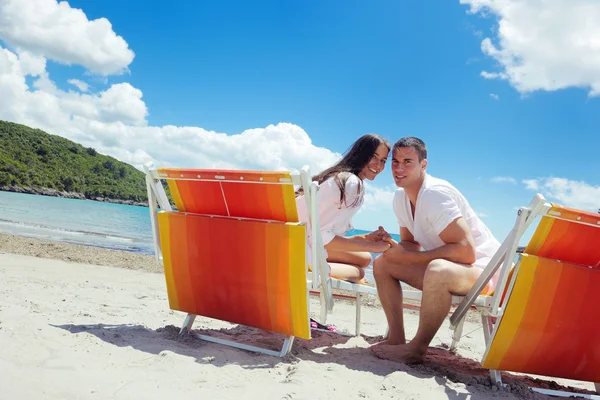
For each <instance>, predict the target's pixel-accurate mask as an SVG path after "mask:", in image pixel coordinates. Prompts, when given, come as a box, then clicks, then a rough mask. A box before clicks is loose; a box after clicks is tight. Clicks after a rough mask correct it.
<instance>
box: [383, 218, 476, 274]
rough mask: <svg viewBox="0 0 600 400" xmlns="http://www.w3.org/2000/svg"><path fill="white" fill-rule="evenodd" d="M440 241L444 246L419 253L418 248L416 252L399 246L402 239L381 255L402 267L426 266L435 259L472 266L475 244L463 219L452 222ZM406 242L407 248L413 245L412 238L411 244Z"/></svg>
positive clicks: (441, 234) (413, 249)
mask: <svg viewBox="0 0 600 400" xmlns="http://www.w3.org/2000/svg"><path fill="white" fill-rule="evenodd" d="M401 232H402V231H401ZM411 236H412V235H411ZM408 239H409V238H408ZM440 239H442V241H443V242H444V243H445V245H443V246H440V247H438V248H437V249H433V250H429V251H419V250H420V246H419V249H418V250H415V247H414V245H413V246H412V249H411V248H407V247H405V246H401V244H402V242H404V238H403V239H402V242H401V243H400V244H399V245H396V246H393V247H392V248H391V249H389V250H388V251H386V252H385V253H383V256H384V257H385V258H386V259H388V260H389V261H391V262H393V263H397V264H404V265H414V264H418V265H427V264H429V263H430V262H431V261H433V260H437V259H445V260H448V261H453V262H456V263H461V264H473V263H474V262H475V243H474V241H473V237H472V236H471V231H470V230H469V226H468V225H467V222H466V221H465V219H464V218H463V217H459V218H457V219H455V220H454V221H452V222H451V223H450V224H449V225H448V226H447V227H446V228H445V229H444V230H443V231H442V232H441V233H440ZM408 242H409V243H408V244H407V246H411V245H412V244H414V243H415V242H414V238H413V240H412V243H411V241H410V240H408Z"/></svg>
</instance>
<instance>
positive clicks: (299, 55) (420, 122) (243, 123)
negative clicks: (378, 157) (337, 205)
mask: <svg viewBox="0 0 600 400" xmlns="http://www.w3.org/2000/svg"><path fill="white" fill-rule="evenodd" d="M0 119H2V120H7V121H13V122H18V123H22V124H25V125H28V126H31V127H35V128H40V129H43V130H45V131H47V132H49V133H52V134H55V135H60V136H63V137H66V138H68V139H71V140H73V141H76V142H78V143H81V144H83V145H85V146H91V147H94V148H95V149H97V150H98V151H99V152H101V153H104V154H108V155H111V156H113V157H115V158H117V159H120V160H122V161H125V162H128V163H130V164H132V165H134V166H136V167H138V168H141V166H142V165H143V164H144V163H146V162H149V161H152V162H154V163H155V165H157V166H165V167H193V168H244V169H277V170H281V169H291V170H293V169H299V168H301V167H302V166H303V165H309V166H310V168H311V171H312V172H313V173H316V172H318V171H320V170H322V169H324V168H326V167H328V166H330V165H331V164H333V163H334V162H335V161H336V160H338V159H339V157H340V156H341V154H343V153H344V152H345V151H346V150H347V149H348V148H349V147H350V146H351V144H352V143H353V142H354V141H355V140H356V139H357V138H359V137H360V136H361V135H363V134H366V133H377V134H379V135H381V136H383V137H384V138H386V139H387V140H388V141H390V142H391V143H392V144H393V143H394V142H395V141H396V140H398V139H400V138H401V137H404V136H417V137H419V138H421V139H423V140H424V141H425V143H426V144H427V147H428V153H429V155H428V163H429V164H428V168H427V171H428V173H429V174H431V175H433V176H435V177H438V178H442V179H445V180H447V181H449V182H451V183H452V184H453V185H454V186H456V187H457V188H458V189H459V190H460V191H461V192H462V193H463V194H464V195H465V196H466V198H467V199H468V201H469V203H470V204H471V206H472V207H473V209H474V210H475V211H476V212H477V214H478V215H479V216H480V218H481V219H482V221H483V222H484V223H485V224H486V225H487V226H488V227H489V228H490V229H491V230H492V232H493V233H494V235H495V236H496V237H497V238H498V239H499V240H501V241H502V240H503V239H504V237H505V236H506V235H507V234H508V233H509V231H510V230H511V228H512V226H513V224H514V221H515V218H516V215H517V209H518V207H520V206H526V205H528V204H529V202H530V201H531V199H532V197H533V196H534V195H535V194H536V193H540V194H542V195H543V196H544V197H545V198H546V199H547V200H548V201H552V202H556V203H559V204H564V205H567V206H571V207H577V208H583V209H586V210H591V211H597V210H598V209H599V208H600V158H599V157H598V149H599V144H600V134H599V128H600V2H598V1H597V0H570V1H564V0H528V1H526V2H524V1H520V0H451V1H449V0H437V1H427V2H425V1H410V2H399V1H396V0H379V1H363V2H359V1H356V2H347V1H345V2H342V1H339V0H331V1H315V0H308V1H303V2H289V1H282V0H280V1H269V0H267V1H262V2H249V1H242V0H240V1H228V0H222V1H218V2H217V1H210V2H209V1H201V0H194V1H183V0H182V1H178V2H148V1H141V0H128V1H116V0H104V1H91V0H72V1H62V2H57V1H56V0H28V1H27V2H25V1H22V0H0ZM390 166H391V163H388V165H387V166H386V169H385V171H383V172H382V173H381V174H380V175H379V176H378V177H377V178H376V179H375V180H374V181H368V182H367V185H366V187H367V194H366V200H365V205H364V206H363V207H362V209H361V210H360V211H359V212H358V214H357V215H356V216H355V217H354V220H353V225H354V227H355V228H357V229H365V230H371V229H376V228H377V226H378V225H382V226H384V227H385V228H386V229H387V230H388V231H390V232H392V233H397V231H398V225H397V222H396V219H395V217H394V214H393V211H392V205H391V202H392V198H393V194H394V191H395V190H396V187H395V185H394V183H393V180H392V176H391V170H390ZM530 231H531V230H530ZM530 231H529V233H528V234H526V235H525V238H527V237H528V235H530Z"/></svg>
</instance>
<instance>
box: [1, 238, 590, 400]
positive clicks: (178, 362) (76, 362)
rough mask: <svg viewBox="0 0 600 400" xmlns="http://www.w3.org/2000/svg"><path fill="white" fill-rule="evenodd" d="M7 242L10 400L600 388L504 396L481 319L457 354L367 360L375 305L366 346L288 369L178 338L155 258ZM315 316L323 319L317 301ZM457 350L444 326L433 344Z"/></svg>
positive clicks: (346, 313) (345, 318)
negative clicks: (490, 366)
mask: <svg viewBox="0 0 600 400" xmlns="http://www.w3.org/2000/svg"><path fill="white" fill-rule="evenodd" d="M0 239H1V241H0V242H1V243H2V244H1V247H0V253H2V254H0V299H2V301H1V302H0V343H1V344H2V345H1V346H0V371H2V373H1V374H0V398H2V399H4V398H6V399H12V398H19V399H38V398H44V399H138V398H144V399H154V398H156V399H163V398H165V397H166V396H168V398H176V399H188V398H189V399H201V398H215V399H238V398H241V397H244V398H248V399H253V398H261V399H332V398H334V399H337V398H344V399H355V398H356V399H396V398H397V399H417V398H419V399H420V398H426V399H438V398H439V399H447V398H452V399H454V398H456V399H488V398H507V399H516V398H526V399H542V398H547V397H546V396H542V395H539V394H534V393H533V392H531V391H529V390H528V389H527V386H526V384H534V385H536V386H538V387H550V388H558V387H560V386H559V384H560V385H570V386H573V387H575V388H578V389H579V390H580V391H582V389H587V390H591V389H592V388H593V385H592V384H589V383H579V382H571V381H562V380H551V379H549V378H545V379H544V380H537V381H534V380H532V378H528V377H524V376H520V375H516V374H505V375H504V379H505V381H506V382H507V383H508V384H509V387H508V389H505V390H497V389H496V388H494V387H492V386H491V385H490V382H489V379H488V378H487V376H488V375H487V371H486V370H483V369H481V368H480V367H479V363H478V360H479V359H480V357H481V355H482V354H483V351H484V343H483V333H482V329H481V326H480V325H479V324H477V323H476V319H475V318H469V320H467V322H466V323H465V329H464V332H465V334H466V336H465V337H463V339H462V340H461V342H460V344H459V348H458V352H457V354H456V355H454V354H451V353H449V352H448V351H445V350H433V351H432V352H431V354H429V355H428V357H427V360H426V362H425V363H424V364H421V365H415V366H408V365H404V364H398V363H394V362H390V361H383V360H380V359H378V358H376V357H375V356H374V355H373V354H372V353H371V352H370V351H369V350H368V346H369V344H370V343H373V342H376V341H377V340H379V339H380V335H381V334H383V332H384V331H385V318H384V316H383V312H382V310H381V309H380V308H379V307H376V306H367V307H364V309H363V324H362V331H363V334H362V335H361V336H360V337H351V336H344V335H339V334H335V333H329V332H321V331H313V338H312V339H311V340H309V341H307V340H301V339H296V341H295V343H294V346H293V348H292V352H291V354H289V355H288V356H286V357H285V358H283V359H280V358H277V357H271V356H266V355H258V354H256V353H251V352H248V351H244V350H238V349H234V348H228V347H224V346H221V345H217V344H213V343H208V342H204V341H201V340H199V339H196V338H194V337H193V336H180V335H179V334H178V331H179V326H181V323H182V321H183V318H184V316H185V315H184V314H182V313H180V312H178V311H172V310H170V309H169V307H168V302H167V295H166V291H165V282H164V276H163V275H162V274H161V273H157V272H156V271H159V269H158V268H157V266H156V265H155V264H156V261H155V260H154V258H153V257H150V256H140V255H132V254H130V253H124V252H119V251H110V250H104V249H96V248H92V247H86V246H74V245H66V244H57V243H51V242H44V241H39V240H35V239H26V238H16V237H10V236H4V235H3V236H2V237H1V238H0ZM9 251H10V253H9ZM17 252H18V253H25V254H28V255H21V254H14V253H17ZM11 253H12V254H11ZM31 255H34V256H36V257H32V256H31ZM41 257H44V258H41ZM51 258H52V259H51ZM65 260H66V261H65ZM74 261H77V262H74ZM92 264H104V266H101V265H92ZM116 266H121V267H124V268H116ZM311 313H312V314H313V315H314V316H315V317H316V316H317V313H318V299H317V298H316V297H311ZM417 321H418V315H417V314H416V312H407V316H406V324H407V334H408V336H409V337H411V336H412V335H414V332H415V330H416V326H417ZM328 322H330V323H334V324H335V325H336V326H337V327H338V330H339V331H340V332H351V331H352V330H353V327H354V307H353V305H352V304H349V303H347V302H343V301H337V302H336V305H335V310H334V314H333V315H332V316H331V317H330V318H329V321H328ZM193 328H194V330H195V331H197V332H200V331H202V332H203V333H207V334H211V335H216V336H219V337H223V338H229V339H236V340H242V341H244V342H246V343H250V344H260V345H262V346H269V347H271V348H273V349H275V348H276V347H277V346H281V343H282V340H283V338H282V336H281V335H278V334H273V333H265V332H262V331H259V330H256V329H253V328H248V327H240V326H235V325H231V324H229V323H226V322H222V321H216V320H212V319H208V318H200V317H199V318H197V319H196V322H195V324H194V327H193ZM450 340H451V331H450V330H449V329H448V322H447V321H446V323H445V324H444V326H443V327H442V328H441V330H440V332H439V333H438V335H437V336H436V338H435V339H434V342H433V343H432V345H435V346H440V347H443V346H447V345H448V344H449V343H450Z"/></svg>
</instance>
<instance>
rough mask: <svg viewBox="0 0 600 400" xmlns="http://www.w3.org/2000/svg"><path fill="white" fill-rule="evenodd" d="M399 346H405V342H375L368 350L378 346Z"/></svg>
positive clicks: (392, 340) (390, 340) (387, 340)
mask: <svg viewBox="0 0 600 400" xmlns="http://www.w3.org/2000/svg"><path fill="white" fill-rule="evenodd" d="M401 344H406V341H404V340H395V339H389V338H388V339H384V340H382V341H381V342H377V343H375V344H373V345H371V346H370V347H369V348H370V349H373V347H378V346H398V345H401Z"/></svg>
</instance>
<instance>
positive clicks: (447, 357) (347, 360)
mask: <svg viewBox="0 0 600 400" xmlns="http://www.w3.org/2000/svg"><path fill="white" fill-rule="evenodd" d="M51 326H53V327H55V328H60V329H64V330H66V331H68V332H70V333H71V334H80V333H86V334H91V335H94V336H96V337H97V338H99V339H100V340H102V341H104V342H106V343H110V344H112V345H115V346H118V347H131V348H134V349H136V350H139V351H143V352H146V353H150V354H155V355H160V354H161V353H163V352H165V351H169V352H173V353H176V354H180V355H184V356H188V357H192V358H194V359H195V361H196V362H197V363H200V364H208V363H210V364H212V365H214V366H217V367H220V366H224V365H228V364H231V363H235V364H237V365H239V366H241V367H242V368H249V369H257V368H272V367H274V366H276V365H278V364H280V363H286V364H290V365H293V364H295V363H297V362H298V361H300V360H306V361H312V362H315V363H327V364H331V363H335V364H338V365H344V366H346V367H347V368H349V369H353V370H356V371H364V372H369V373H372V374H374V375H378V376H381V377H386V376H388V375H390V374H392V373H394V372H397V371H401V372H404V373H407V374H410V375H411V376H414V377H416V378H419V379H431V378H433V379H435V381H436V382H437V383H438V384H439V385H440V386H444V387H445V392H446V395H447V396H448V398H449V399H467V398H468V399H477V398H489V397H491V396H494V395H497V394H498V393H494V392H496V389H495V388H493V387H492V385H491V381H490V379H489V374H488V371H487V370H485V369H483V368H481V365H480V364H479V362H477V361H474V360H471V359H467V358H464V357H461V356H460V355H457V354H453V353H451V352H449V351H447V350H443V349H439V348H436V349H431V350H430V351H429V353H428V354H427V356H426V359H425V362H424V363H422V364H416V365H406V364H399V363H395V362H391V361H386V360H381V359H379V358H377V357H376V356H375V355H374V354H373V353H372V352H371V351H370V350H369V349H368V348H367V347H359V346H358V345H357V346H351V345H349V344H348V342H349V341H351V340H353V341H354V340H358V341H363V340H364V341H365V342H366V343H367V344H370V343H375V342H377V341H379V340H381V337H372V336H371V337H370V336H365V335H363V336H362V337H361V338H354V337H350V336H344V335H339V334H336V333H334V332H324V331H318V330H313V331H312V332H311V334H312V339H311V340H304V339H298V338H296V339H295V341H294V345H293V347H292V350H291V352H290V353H289V354H288V355H287V356H285V357H283V358H279V357H272V356H268V355H264V354H260V353H255V352H250V351H246V350H240V349H236V348H232V347H228V346H223V345H218V344H214V343H210V342H206V341H203V340H201V339H198V338H196V337H195V336H194V335H186V334H184V335H180V334H179V328H177V327H175V326H173V325H167V326H165V327H163V328H159V329H156V330H152V329H148V328H147V327H145V326H142V325H127V324H124V325H107V324H93V325H89V324H86V325H73V324H65V325H51ZM193 332H194V333H200V334H204V335H210V336H213V337H218V338H221V339H226V340H233V341H239V342H241V343H245V344H250V345H254V346H260V347H264V348H268V349H270V350H277V351H278V350H280V349H281V346H282V344H283V339H284V337H283V335H280V334H277V333H272V332H265V331H262V330H259V329H255V328H250V327H246V326H241V325H237V326H234V327H232V328H223V329H194V330H193ZM343 345H346V346H348V347H338V346H343ZM363 345H364V343H363ZM241 354H243V355H242V356H240V355H241ZM244 355H245V356H244ZM234 360H235V361H234ZM502 378H503V381H504V382H505V383H506V384H508V389H505V390H506V391H510V393H511V394H512V395H514V396H516V397H518V398H523V399H546V398H550V397H547V396H543V395H540V394H537V393H534V392H532V391H530V390H529V389H528V386H534V387H542V388H546V389H554V390H567V391H572V392H580V393H590V394H593V393H592V392H589V391H585V390H580V389H575V388H571V387H564V386H561V385H558V384H557V383H556V382H553V381H545V380H540V379H534V378H531V377H528V376H521V375H513V374H508V373H503V374H502ZM448 381H451V382H456V383H463V384H465V388H466V390H467V391H468V392H469V394H468V395H467V394H464V393H458V392H457V391H456V390H454V389H453V388H451V387H449V385H448V384H447V383H448ZM383 385H385V383H384V384H383ZM482 393H483V394H482ZM507 394H508V393H507Z"/></svg>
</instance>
